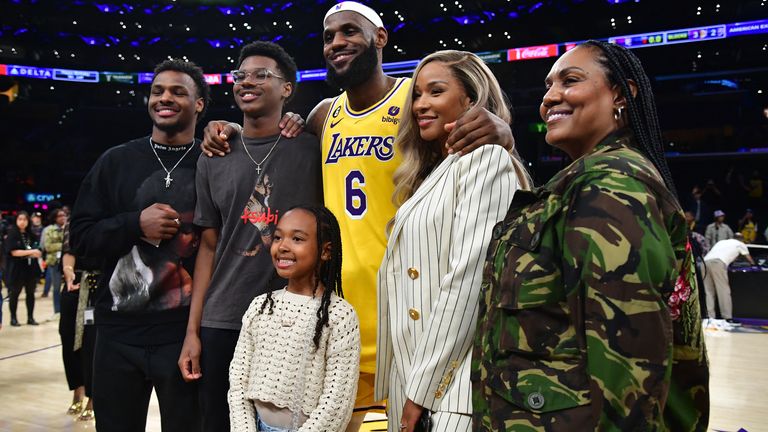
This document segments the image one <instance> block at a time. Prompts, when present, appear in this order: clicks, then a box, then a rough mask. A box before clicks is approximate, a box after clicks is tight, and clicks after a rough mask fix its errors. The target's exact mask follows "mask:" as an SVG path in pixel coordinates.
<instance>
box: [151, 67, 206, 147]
mask: <svg viewBox="0 0 768 432" xmlns="http://www.w3.org/2000/svg"><path fill="white" fill-rule="evenodd" d="M203 107H204V102H203V99H202V98H201V97H199V95H198V90H197V86H196V85H195V81H194V80H193V79H192V77H190V76H189V75H187V74H185V73H183V72H178V71H174V70H166V71H163V72H160V73H159V74H157V75H156V76H155V78H154V79H153V80H152V88H151V91H150V95H149V103H148V108H149V117H150V118H151V119H152V123H153V124H154V125H155V127H156V128H158V129H160V130H162V131H165V132H180V131H184V130H186V129H188V128H193V129H194V127H195V122H196V121H197V114H198V113H200V112H202V111H203Z"/></svg>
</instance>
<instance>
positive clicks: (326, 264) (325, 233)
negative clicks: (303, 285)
mask: <svg viewBox="0 0 768 432" xmlns="http://www.w3.org/2000/svg"><path fill="white" fill-rule="evenodd" d="M295 209H300V210H304V211H306V212H308V213H311V214H312V215H314V216H315V221H317V267H316V268H315V277H314V279H315V287H314V289H313V291H312V295H313V296H314V295H315V293H317V289H318V288H319V287H320V284H322V285H323V286H324V287H325V290H324V291H323V296H322V297H321V298H320V307H318V309H317V324H316V325H315V335H314V337H313V338H312V342H314V344H315V349H317V348H319V347H320V336H322V334H323V327H328V309H329V308H330V306H331V294H336V295H337V296H339V297H341V298H344V291H343V290H342V289H341V230H340V229H339V222H338V221H337V220H336V216H334V215H333V213H331V211H330V210H328V209H327V208H325V207H323V206H307V205H297V206H294V207H291V208H290V209H288V211H291V210H295ZM286 213H287V212H286ZM326 243H330V244H331V251H330V257H329V259H328V260H323V258H322V256H323V245H324V244H326ZM274 277H276V274H275V275H273V278H274ZM267 306H269V311H268V314H269V315H271V314H272V312H273V310H274V306H275V301H274V299H273V298H272V292H269V293H267V296H266V297H265V298H264V301H263V302H262V303H261V309H260V310H259V313H260V314H262V313H264V309H266V307H267Z"/></svg>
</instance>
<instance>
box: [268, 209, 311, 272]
mask: <svg viewBox="0 0 768 432" xmlns="http://www.w3.org/2000/svg"><path fill="white" fill-rule="evenodd" d="M317 247H318V246H317V221H316V220H315V216H314V215H313V214H312V213H310V212H308V211H306V210H303V209H294V210H291V211H289V212H287V213H285V214H283V215H282V216H281V217H280V221H279V222H278V224H277V228H276V229H275V233H274V235H273V239H272V248H271V254H272V263H273V264H274V266H275V269H277V274H278V275H280V277H282V278H285V279H289V280H291V281H295V282H298V281H303V282H311V281H312V280H313V279H314V275H315V270H316V269H317V266H318V262H317Z"/></svg>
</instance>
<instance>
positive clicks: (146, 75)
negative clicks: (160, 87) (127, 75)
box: [139, 72, 155, 84]
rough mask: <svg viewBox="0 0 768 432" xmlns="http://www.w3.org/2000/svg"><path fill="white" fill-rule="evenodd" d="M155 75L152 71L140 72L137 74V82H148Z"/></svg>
mask: <svg viewBox="0 0 768 432" xmlns="http://www.w3.org/2000/svg"><path fill="white" fill-rule="evenodd" d="M154 77H155V74H153V73H152V72H142V73H140V74H139V84H149V83H151V82H152V78H154Z"/></svg>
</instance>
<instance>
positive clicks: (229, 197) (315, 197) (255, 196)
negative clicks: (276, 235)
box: [179, 42, 322, 431]
mask: <svg viewBox="0 0 768 432" xmlns="http://www.w3.org/2000/svg"><path fill="white" fill-rule="evenodd" d="M238 64H239V69H238V70H237V71H235V72H233V79H234V86H233V93H234V96H235V102H236V103H237V105H238V107H239V108H240V109H241V110H242V111H243V124H244V126H243V128H242V129H241V130H240V132H239V133H237V134H236V135H234V136H233V137H232V140H233V144H234V145H233V146H232V152H231V154H230V156H229V157H227V158H216V159H209V158H207V157H202V158H200V159H199V161H198V169H197V207H196V210H195V224H197V225H199V226H201V227H202V228H203V231H202V242H201V245H200V252H199V254H198V257H197V263H196V267H195V269H196V274H195V281H194V286H193V296H192V309H191V312H190V317H189V325H188V327H187V337H186V339H185V343H184V348H183V350H182V353H181V357H180V358H179V367H180V369H181V372H182V374H183V376H184V379H186V380H188V381H193V380H197V379H200V404H201V412H202V415H203V429H204V430H206V431H228V430H229V406H228V403H227V391H228V390H229V363H230V361H231V360H232V356H233V354H234V351H235V345H236V344H237V339H238V336H239V334H240V325H241V320H242V317H243V314H244V313H245V311H246V309H247V308H248V305H249V304H250V303H251V301H252V300H253V299H254V298H255V297H256V296H258V295H260V294H263V293H265V292H267V291H269V290H274V289H278V288H282V287H283V286H284V285H285V281H283V280H280V279H279V278H277V277H276V276H275V270H274V267H273V265H272V258H271V255H270V251H269V249H270V246H271V243H272V233H273V231H274V229H275V226H276V225H277V221H278V220H279V218H280V217H281V216H282V214H283V213H284V212H285V211H286V210H288V209H289V208H291V207H292V206H294V205H297V204H317V203H321V202H322V179H321V171H320V146H319V143H318V141H317V138H316V137H315V136H312V135H309V134H306V133H303V134H300V135H298V136H297V137H295V138H287V137H285V136H281V134H280V128H279V126H278V123H279V121H280V118H281V116H282V109H283V106H284V104H285V102H286V101H287V100H288V99H289V98H290V97H291V95H292V93H293V91H294V88H295V85H296V64H295V63H294V61H293V59H292V58H291V57H290V56H289V55H288V54H287V53H286V52H285V51H284V50H283V49H282V48H281V47H280V46H278V45H276V44H273V43H270V42H255V43H252V44H249V45H246V46H244V47H243V49H242V50H241V52H240V59H239V62H238Z"/></svg>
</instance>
